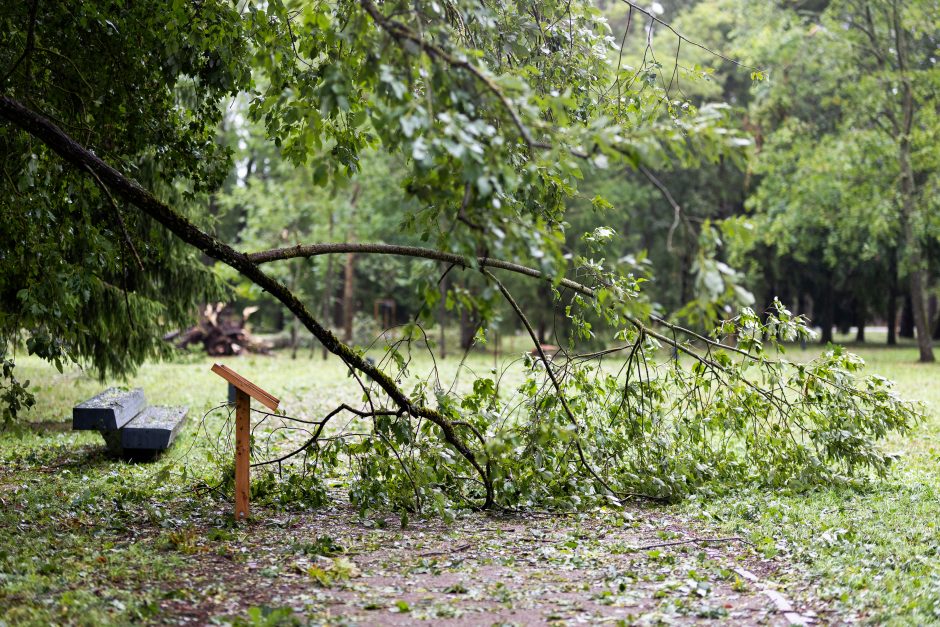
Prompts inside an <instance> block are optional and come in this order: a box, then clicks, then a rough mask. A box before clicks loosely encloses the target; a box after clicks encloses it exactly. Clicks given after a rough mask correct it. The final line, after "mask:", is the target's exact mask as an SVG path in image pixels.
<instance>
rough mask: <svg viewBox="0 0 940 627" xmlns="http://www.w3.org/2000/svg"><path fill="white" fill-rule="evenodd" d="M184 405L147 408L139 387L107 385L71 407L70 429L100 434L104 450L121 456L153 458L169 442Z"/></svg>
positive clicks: (178, 425) (183, 413)
mask: <svg viewBox="0 0 940 627" xmlns="http://www.w3.org/2000/svg"><path fill="white" fill-rule="evenodd" d="M187 413H188V409H187V408H186V407H148V406H147V400H146V399H145V398H144V391H143V390H142V389H140V388H135V389H132V390H123V389H120V388H108V389H107V390H105V391H104V392H102V393H101V394H98V395H97V396H94V397H92V398H90V399H88V400H87V401H85V402H84V403H80V404H78V405H76V406H75V407H74V408H73V409H72V429H73V430H75V431H86V430H93V431H98V432H99V433H101V436H102V437H103V438H104V441H105V443H106V444H107V445H108V449H109V450H110V451H111V453H113V454H115V455H123V456H125V457H134V458H145V457H153V456H155V455H157V454H159V453H160V452H161V451H165V450H166V449H168V448H170V445H171V444H173V440H174V439H176V436H177V434H178V433H179V431H180V428H181V427H182V426H183V422H184V421H185V420H186V414H187Z"/></svg>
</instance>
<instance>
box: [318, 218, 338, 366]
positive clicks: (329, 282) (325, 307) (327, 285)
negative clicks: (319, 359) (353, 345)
mask: <svg viewBox="0 0 940 627" xmlns="http://www.w3.org/2000/svg"><path fill="white" fill-rule="evenodd" d="M334 224H335V220H334V219H333V212H332V211H330V226H329V240H330V241H331V242H332V241H333V225H334ZM332 305H333V255H327V257H326V276H325V277H323V301H322V302H321V303H320V312H321V313H320V317H321V318H323V320H329V319H330V309H331V308H332ZM329 355H330V352H329V351H328V350H327V349H326V345H325V344H324V345H323V359H324V360H326V359H327V358H328V357H329Z"/></svg>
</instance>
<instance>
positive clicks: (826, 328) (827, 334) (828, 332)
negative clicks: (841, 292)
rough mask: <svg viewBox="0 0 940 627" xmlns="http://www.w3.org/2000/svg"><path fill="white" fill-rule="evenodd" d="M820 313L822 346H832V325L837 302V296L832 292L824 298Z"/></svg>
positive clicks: (820, 340) (829, 291) (827, 293)
mask: <svg viewBox="0 0 940 627" xmlns="http://www.w3.org/2000/svg"><path fill="white" fill-rule="evenodd" d="M819 304H820V308H819V309H820V311H819V330H820V331H821V333H820V335H819V343H820V344H830V343H832V340H833V336H832V325H833V320H834V318H835V313H836V301H835V296H834V295H833V293H832V291H831V290H827V291H826V292H825V294H824V296H823V298H822V302H820V303H819Z"/></svg>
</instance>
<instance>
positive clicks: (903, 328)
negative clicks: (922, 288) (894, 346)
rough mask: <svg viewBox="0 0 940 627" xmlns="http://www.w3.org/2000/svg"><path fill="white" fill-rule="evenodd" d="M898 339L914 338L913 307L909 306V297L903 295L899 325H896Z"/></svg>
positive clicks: (908, 295)
mask: <svg viewBox="0 0 940 627" xmlns="http://www.w3.org/2000/svg"><path fill="white" fill-rule="evenodd" d="M898 327H899V328H898V336H899V337H907V338H912V339H913V337H914V307H913V305H911V295H910V294H905V295H904V304H903V305H901V323H900V324H899V325H898Z"/></svg>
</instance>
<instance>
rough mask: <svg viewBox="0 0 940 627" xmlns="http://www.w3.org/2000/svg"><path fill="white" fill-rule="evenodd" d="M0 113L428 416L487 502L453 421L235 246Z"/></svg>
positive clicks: (404, 405) (73, 145)
mask: <svg viewBox="0 0 940 627" xmlns="http://www.w3.org/2000/svg"><path fill="white" fill-rule="evenodd" d="M0 117H2V118H5V119H6V120H8V121H9V122H10V123H12V124H13V125H14V126H16V127H17V128H19V129H21V130H22V131H24V132H26V133H28V134H29V135H31V136H32V137H34V138H36V139H38V140H39V141H41V142H42V143H43V144H44V145H46V146H47V147H48V148H49V149H51V150H52V151H54V152H55V153H56V154H58V155H59V156H60V157H61V158H62V159H64V160H65V161H67V162H68V163H70V164H72V165H73V166H75V167H77V168H78V169H79V170H80V171H83V172H84V171H87V172H91V173H92V174H93V175H94V176H96V177H97V178H98V179H99V180H100V181H102V182H103V183H104V184H105V185H107V186H108V188H110V189H111V191H112V193H114V194H115V195H117V196H119V197H121V198H123V199H124V200H125V201H127V202H128V203H130V204H132V205H134V206H135V207H137V208H138V209H140V210H141V211H142V212H144V213H145V214H147V215H148V216H150V217H151V218H153V219H154V220H156V221H157V222H159V223H160V224H162V225H163V226H164V227H166V228H167V229H169V230H170V231H171V232H172V233H173V234H174V235H176V236H177V237H179V238H180V239H181V240H183V241H184V242H186V243H187V244H189V245H191V246H193V247H194V248H197V249H199V250H200V251H202V252H204V253H205V254H207V255H209V256H210V257H212V258H213V259H217V260H218V261H221V262H222V263H225V264H226V265H228V266H231V267H232V268H233V269H235V270H237V271H238V272H239V273H240V274H241V275H242V276H244V277H245V278H247V279H249V280H251V281H252V282H253V283H255V284H256V285H257V286H258V287H260V288H262V289H263V290H265V291H266V292H268V293H269V294H271V295H272V296H273V297H274V298H276V299H277V300H279V301H280V302H281V303H282V304H283V305H284V306H285V307H287V309H288V310H289V311H290V312H291V313H293V314H294V315H295V316H297V319H298V320H300V322H301V323H302V324H303V325H304V326H305V327H306V328H307V329H308V330H309V331H310V332H311V333H312V334H313V335H314V337H316V338H317V339H318V340H319V341H320V342H321V343H322V344H323V346H325V347H326V349H327V350H328V351H330V352H331V353H333V354H334V355H336V356H337V357H339V358H340V359H342V360H343V362H344V363H345V364H346V365H348V366H349V367H350V368H354V369H356V370H359V371H361V372H363V373H365V375H366V376H368V377H369V378H370V379H371V380H372V381H374V382H375V383H376V384H378V386H379V387H381V388H382V390H383V391H384V392H385V393H386V394H387V395H388V396H389V398H390V399H391V400H392V401H393V402H394V403H395V405H396V406H397V407H398V408H399V410H400V411H401V413H403V414H404V413H407V414H410V415H412V416H420V417H423V418H427V419H428V420H430V421H431V422H432V423H434V424H435V425H437V426H438V427H439V428H440V430H441V433H442V435H443V437H444V440H445V441H446V442H447V443H448V444H450V445H451V446H453V447H454V448H455V449H457V451H458V452H459V453H460V454H461V455H462V456H463V457H464V458H465V459H466V460H467V461H468V462H469V463H470V464H471V465H472V466H473V468H474V469H475V470H476V471H477V473H479V475H480V476H481V478H482V480H483V483H484V485H485V486H486V493H487V496H486V500H485V502H484V503H483V507H489V506H491V505H492V503H493V487H492V482H491V480H490V477H489V473H487V472H486V471H485V470H484V468H483V466H481V464H480V462H479V461H478V460H477V457H476V455H475V454H474V453H473V451H471V450H470V448H469V447H468V446H467V444H466V443H465V442H464V441H463V438H461V437H460V436H459V435H457V433H456V431H455V430H454V426H453V423H451V421H450V420H448V419H447V417H446V416H444V415H443V414H442V413H441V412H439V411H437V410H435V409H432V408H430V407H427V406H423V405H418V404H416V403H414V402H413V401H412V400H411V399H410V398H409V397H408V396H407V395H406V394H405V393H404V392H403V391H402V390H401V389H400V388H399V387H398V385H397V384H396V383H395V381H393V380H392V378H391V377H389V376H388V375H387V374H385V373H384V372H382V371H381V370H379V369H378V368H376V367H375V366H373V365H372V364H370V363H369V362H367V361H366V360H365V359H364V358H363V357H362V356H361V355H359V354H358V353H357V352H356V351H355V350H353V349H352V348H351V347H349V346H348V345H346V344H344V343H343V342H341V341H339V339H337V337H336V336H335V335H333V333H332V332H330V330H329V329H327V328H326V327H324V326H323V325H322V324H320V322H319V321H318V320H317V319H316V318H315V317H314V316H313V314H311V313H310V311H309V310H308V309H307V307H306V306H305V305H304V304H303V303H302V302H301V301H300V299H298V298H297V296H296V295H295V294H294V293H293V292H292V291H291V290H290V289H288V288H287V287H286V286H285V285H283V284H282V283H281V282H279V281H277V280H276V279H274V278H273V277H271V276H269V275H268V274H266V273H265V272H264V271H262V270H261V268H259V267H258V265H257V264H256V263H255V261H253V260H252V259H250V258H249V257H248V255H246V254H245V253H242V252H239V251H237V250H235V249H234V248H232V247H231V246H229V245H228V244H226V243H225V242H223V241H222V240H220V239H218V238H217V237H215V236H213V235H211V234H209V233H206V232H205V231H203V230H202V229H200V228H199V227H197V226H196V225H195V224H193V223H192V222H191V221H190V220H189V219H187V218H186V217H185V216H183V215H182V214H180V213H178V212H176V211H174V210H173V209H172V208H170V207H169V206H168V205H166V204H165V203H163V202H162V201H160V200H159V199H157V198H156V197H155V196H154V195H153V194H151V193H150V192H148V191H147V190H145V189H144V188H143V187H141V186H140V185H139V184H138V183H137V182H136V181H133V180H132V179H130V178H128V177H126V176H125V175H124V174H122V173H121V172H119V171H118V170H116V169H115V168H113V167H112V166H110V165H109V164H107V163H105V162H104V161H103V160H102V159H101V158H100V157H98V156H97V155H96V154H95V153H93V152H92V151H90V150H88V149H87V148H85V147H84V146H82V145H81V144H79V143H78V142H76V141H75V140H74V139H72V138H71V137H70V136H69V135H68V134H67V133H65V132H64V131H63V130H62V129H60V128H59V127H58V126H56V125H55V124H54V123H53V122H52V121H50V120H49V119H48V118H46V117H44V116H42V115H40V114H38V113H36V112H35V111H32V110H31V109H29V108H27V107H25V106H23V105H22V104H21V103H19V102H17V101H16V100H14V99H12V98H9V97H6V96H0Z"/></svg>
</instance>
